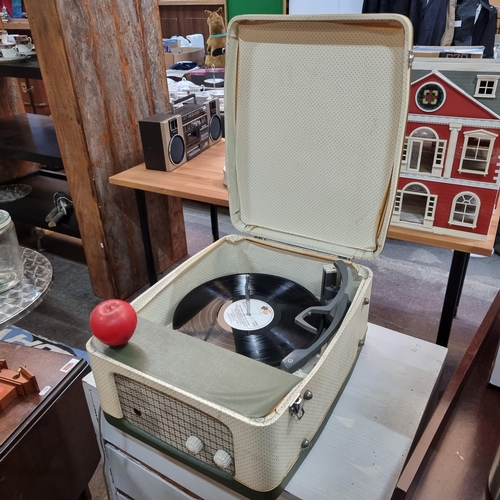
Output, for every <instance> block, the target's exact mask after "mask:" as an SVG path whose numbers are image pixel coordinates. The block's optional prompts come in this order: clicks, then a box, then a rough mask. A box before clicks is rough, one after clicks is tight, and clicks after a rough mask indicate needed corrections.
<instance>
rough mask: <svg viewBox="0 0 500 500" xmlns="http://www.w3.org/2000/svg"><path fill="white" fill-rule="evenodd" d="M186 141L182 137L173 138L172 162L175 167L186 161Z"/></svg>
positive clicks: (171, 142)
mask: <svg viewBox="0 0 500 500" xmlns="http://www.w3.org/2000/svg"><path fill="white" fill-rule="evenodd" d="M184 152H185V147H184V139H183V138H182V137H181V136H180V135H176V136H174V137H172V140H171V141H170V144H169V154H170V161H171V162H172V163H173V164H174V165H179V164H180V163H181V162H182V160H183V159H184Z"/></svg>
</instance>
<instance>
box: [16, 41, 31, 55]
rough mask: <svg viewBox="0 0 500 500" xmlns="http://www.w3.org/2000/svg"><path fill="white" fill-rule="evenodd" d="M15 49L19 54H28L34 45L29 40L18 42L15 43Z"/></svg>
mask: <svg viewBox="0 0 500 500" xmlns="http://www.w3.org/2000/svg"><path fill="white" fill-rule="evenodd" d="M16 45H17V50H18V51H19V53H20V54H28V53H30V52H31V51H32V50H33V47H34V45H33V44H32V43H31V42H26V43H24V42H18V43H17V44H16Z"/></svg>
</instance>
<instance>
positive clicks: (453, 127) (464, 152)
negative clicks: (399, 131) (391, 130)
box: [392, 58, 500, 240]
mask: <svg viewBox="0 0 500 500" xmlns="http://www.w3.org/2000/svg"><path fill="white" fill-rule="evenodd" d="M499 79H500V60H496V59H488V60H486V59H483V60H477V59H475V60H474V59H443V58H436V59H420V60H419V59H418V58H417V59H416V60H415V62H414V65H413V71H412V84H411V92H410V106H409V114H408V122H407V128H406V139H405V145H404V148H403V154H402V162H401V173H400V177H399V180H398V192H397V196H396V202H395V205H394V211H393V215H392V223H393V224H396V225H404V226H408V227H412V228H417V229H422V230H424V231H432V232H435V233H440V234H445V235H451V236H462V237H466V238H475V239H480V240H485V239H486V238H487V235H488V229H489V226H490V221H491V217H492V214H493V213H494V211H495V209H496V206H497V200H498V192H499V188H500V174H499V172H500V88H499V87H498V80H499Z"/></svg>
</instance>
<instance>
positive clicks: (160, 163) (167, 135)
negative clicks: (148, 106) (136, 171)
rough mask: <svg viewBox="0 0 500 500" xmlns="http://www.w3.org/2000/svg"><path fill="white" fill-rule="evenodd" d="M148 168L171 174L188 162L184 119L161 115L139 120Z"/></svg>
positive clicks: (176, 116) (178, 116) (177, 116)
mask: <svg viewBox="0 0 500 500" xmlns="http://www.w3.org/2000/svg"><path fill="white" fill-rule="evenodd" d="M139 130H140V133H141V140H142V149H143V151H144V162H145V163H146V168H148V169H151V170H163V171H167V172H170V171H171V170H174V169H175V168H177V167H179V166H180V165H182V164H183V163H185V162H186V143H185V140H184V130H183V127H182V117H181V116H180V115H172V114H166V113H159V114H156V115H153V116H150V117H149V118H145V119H144V120H139Z"/></svg>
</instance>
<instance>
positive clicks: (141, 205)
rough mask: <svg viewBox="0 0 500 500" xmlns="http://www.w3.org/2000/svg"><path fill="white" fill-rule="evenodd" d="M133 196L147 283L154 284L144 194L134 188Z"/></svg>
mask: <svg viewBox="0 0 500 500" xmlns="http://www.w3.org/2000/svg"><path fill="white" fill-rule="evenodd" d="M135 198H136V201H137V210H138V211H139V224H140V225H141V233H142V242H143V244H144V254H145V256H146V267H147V269H148V276H149V284H150V285H154V284H155V283H156V282H157V281H158V278H157V277H156V268H155V260H154V256H153V246H152V245H151V234H150V232H149V222H148V209H147V206H146V194H145V193H144V191H142V190H140V189H135Z"/></svg>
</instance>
